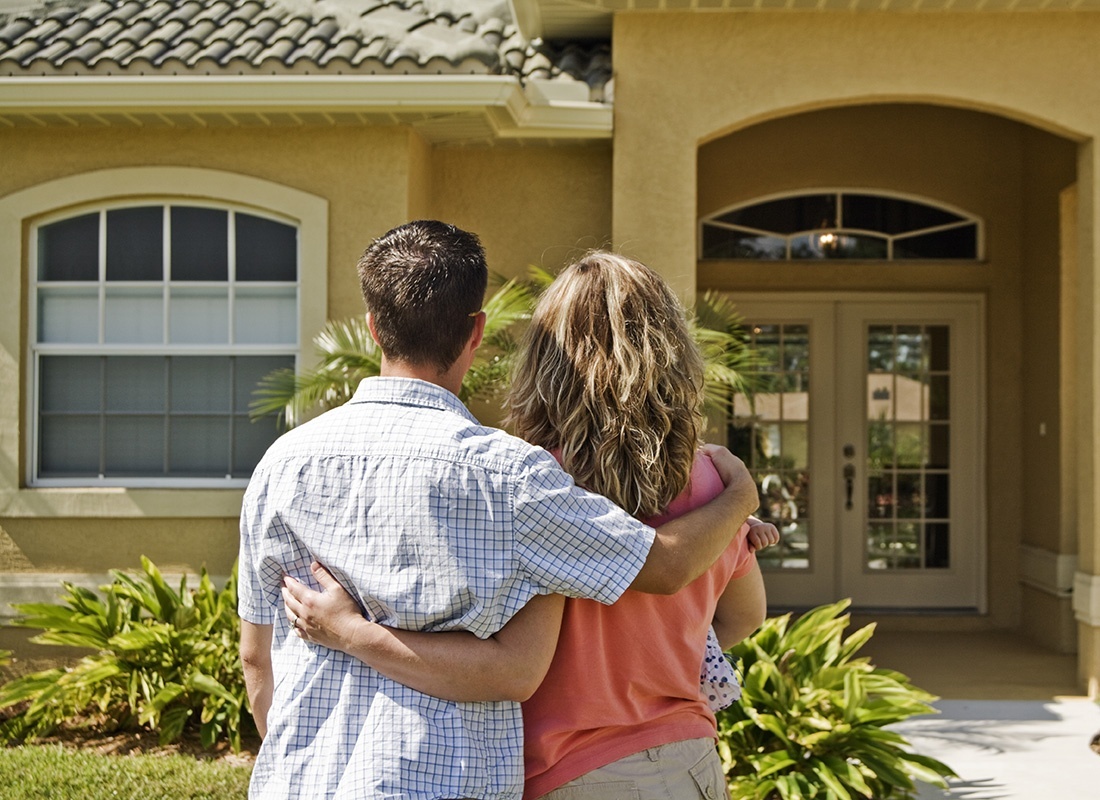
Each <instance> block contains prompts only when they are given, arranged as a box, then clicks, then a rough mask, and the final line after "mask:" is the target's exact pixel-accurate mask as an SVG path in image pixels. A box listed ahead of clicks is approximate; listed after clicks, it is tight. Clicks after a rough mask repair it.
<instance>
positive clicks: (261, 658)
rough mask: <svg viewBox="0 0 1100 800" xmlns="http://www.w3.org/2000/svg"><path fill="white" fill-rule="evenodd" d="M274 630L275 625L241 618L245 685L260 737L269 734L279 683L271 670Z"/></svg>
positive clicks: (242, 662)
mask: <svg viewBox="0 0 1100 800" xmlns="http://www.w3.org/2000/svg"><path fill="white" fill-rule="evenodd" d="M272 630H273V626H271V625H256V624H254V623H252V622H248V621H246V620H243V619H242V620H241V664H242V666H243V667H244V685H245V688H246V689H247V691H248V703H249V705H250V706H251V707H252V718H253V719H255V720H256V729H257V730H258V731H259V732H260V738H263V737H264V736H266V735H267V712H268V711H269V710H270V709H271V693H272V690H273V688H274V686H275V677H274V674H273V673H272V670H271V638H272Z"/></svg>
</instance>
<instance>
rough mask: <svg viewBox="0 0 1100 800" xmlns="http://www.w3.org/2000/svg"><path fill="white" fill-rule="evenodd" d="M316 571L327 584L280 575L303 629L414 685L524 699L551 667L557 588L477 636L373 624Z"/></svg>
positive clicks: (441, 692)
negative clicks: (308, 583)
mask: <svg viewBox="0 0 1100 800" xmlns="http://www.w3.org/2000/svg"><path fill="white" fill-rule="evenodd" d="M312 570H313V576H314V577H315V578H316V579H317V581H318V582H319V583H320V584H321V587H322V589H323V591H320V592H315V591H314V590H312V589H310V588H309V587H308V586H306V585H305V584H303V583H301V582H300V581H297V580H295V579H294V578H291V577H289V576H287V577H286V578H284V580H283V601H284V604H285V606H286V611H287V617H288V618H289V619H290V621H291V624H292V625H293V626H294V628H295V630H296V631H297V633H298V636H300V637H301V638H302V639H305V640H306V641H309V642H314V643H316V644H321V645H324V646H325V647H331V648H333V649H334V650H342V651H343V652H345V653H347V654H348V655H351V656H354V657H355V658H358V659H359V660H360V661H362V662H363V663H365V664H367V665H369V666H371V667H373V668H374V669H376V670H378V671H379V672H381V673H382V674H383V675H385V676H386V677H388V678H391V679H392V680H395V681H398V682H399V683H403V684H405V685H406V686H408V687H410V688H412V689H416V690H417V691H420V692H424V693H425V694H430V695H434V696H436V697H440V698H442V699H444V700H454V701H457V702H473V701H480V700H516V701H523V700H526V699H527V698H529V697H530V696H531V695H532V694H534V692H535V689H537V688H538V686H539V684H540V683H542V679H543V678H544V677H546V671H547V670H548V669H549V668H550V661H551V660H552V659H553V657H554V649H555V647H556V646H557V643H558V632H559V631H560V630H561V615H562V609H563V607H564V604H565V598H563V597H562V596H560V595H545V596H538V597H534V598H532V599H531V600H530V601H529V602H528V603H527V605H526V606H524V607H523V608H522V609H520V611H519V612H518V613H517V614H516V615H515V616H514V617H512V619H511V620H509V621H508V624H506V625H505V626H504V627H503V628H501V629H500V630H499V631H497V633H495V634H494V635H492V636H490V637H489V638H488V639H478V638H477V637H476V636H474V635H473V634H472V633H465V632H460V631H453V632H441V633H422V632H418V631H403V630H398V629H396V628H388V627H386V626H384V625H378V624H376V623H373V622H371V621H369V620H367V619H366V618H365V617H364V616H363V615H362V612H360V610H359V606H358V605H357V604H356V602H355V600H353V599H352V597H351V595H349V594H348V593H347V592H346V591H345V590H344V587H343V586H341V585H340V583H339V581H337V580H336V579H335V578H334V577H332V575H331V574H330V573H329V572H328V570H326V569H325V568H324V567H323V566H321V565H320V564H318V563H314V564H313V565H312Z"/></svg>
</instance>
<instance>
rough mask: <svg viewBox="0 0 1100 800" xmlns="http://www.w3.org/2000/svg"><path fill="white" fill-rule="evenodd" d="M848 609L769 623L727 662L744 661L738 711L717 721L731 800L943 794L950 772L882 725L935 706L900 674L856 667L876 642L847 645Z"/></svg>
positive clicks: (864, 633)
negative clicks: (920, 786)
mask: <svg viewBox="0 0 1100 800" xmlns="http://www.w3.org/2000/svg"><path fill="white" fill-rule="evenodd" d="M848 604H849V601H848V600H842V601H840V602H838V603H835V604H833V605H829V606H822V607H820V608H816V609H814V610H813V611H810V612H809V613H807V614H805V615H803V616H802V617H800V618H799V619H798V620H797V621H796V622H795V623H794V624H791V615H790V614H787V615H786V616H782V617H776V618H772V619H769V620H767V621H766V622H765V623H764V625H763V626H762V627H761V628H760V630H758V631H757V632H756V633H755V634H753V635H752V636H751V637H750V638H749V639H746V640H745V641H744V642H742V643H741V644H739V645H738V646H737V647H735V648H733V650H732V651H731V653H732V654H733V655H734V657H735V658H740V659H741V664H742V669H743V676H744V679H743V681H742V683H743V690H742V697H741V701H740V703H735V704H734V705H733V706H731V707H730V708H728V709H726V710H725V711H723V712H720V713H719V714H718V732H719V741H718V750H719V753H720V754H721V756H722V761H723V766H724V767H725V770H726V775H727V777H728V778H729V781H730V788H731V791H732V794H733V796H734V797H736V798H739V800H740V799H741V798H744V799H745V800H748V798H752V800H803V799H805V800H810V798H821V799H822V800H851V799H852V798H859V797H866V798H875V800H895V799H898V798H909V797H912V796H913V793H914V791H915V789H916V787H915V784H914V780H917V781H923V782H926V783H932V784H935V785H937V786H940V787H946V783H945V781H944V778H945V777H948V776H954V774H955V773H954V772H953V771H952V770H951V768H950V767H948V766H947V765H946V764H943V763H942V762H940V761H937V760H936V759H934V758H929V757H927V756H922V755H918V754H916V753H913V752H911V751H910V750H909V749H908V743H907V742H906V741H905V739H904V738H903V737H901V736H900V735H898V734H897V733H895V732H893V731H890V730H886V729H885V727H884V726H887V725H890V724H892V723H896V722H900V721H902V720H904V719H907V718H908V717H911V716H913V715H916V714H927V713H929V712H933V711H934V709H933V708H932V707H931V706H930V705H929V703H931V702H932V701H934V700H936V698H935V697H934V696H932V695H930V694H928V693H927V692H924V691H922V690H920V689H917V688H915V687H914V686H913V685H912V684H911V683H910V682H909V679H908V678H907V677H906V676H905V675H902V674H901V673H898V672H894V671H892V670H886V669H880V668H876V667H874V666H872V665H871V664H870V662H869V660H868V659H867V658H853V656H854V655H855V653H856V652H857V651H858V650H859V648H861V647H862V646H863V645H864V644H865V643H866V642H867V640H868V639H870V638H871V635H872V634H873V633H874V625H868V626H866V627H864V628H861V629H860V630H858V631H856V632H855V633H853V634H852V635H851V636H849V637H847V638H843V633H844V629H845V628H846V627H847V626H848V619H849V618H848V615H847V614H843V615H842V613H841V612H843V611H844V610H845V609H846V608H847V607H848Z"/></svg>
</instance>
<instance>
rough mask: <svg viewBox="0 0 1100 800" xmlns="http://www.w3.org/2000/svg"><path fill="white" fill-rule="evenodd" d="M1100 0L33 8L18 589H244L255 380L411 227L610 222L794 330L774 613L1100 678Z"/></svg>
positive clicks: (751, 452)
mask: <svg viewBox="0 0 1100 800" xmlns="http://www.w3.org/2000/svg"><path fill="white" fill-rule="evenodd" d="M1098 42H1100V0H873V2H872V1H871V0H807V1H806V2H802V1H801V0H776V1H775V2H772V0H511V2H509V0H465V1H463V0H391V1H390V2H382V1H381V0H150V1H149V2H138V1H137V0H98V2H90V1H85V0H45V1H44V2H35V1H34V0H0V286H2V287H3V288H2V289H0V415H2V417H3V422H2V426H0V603H2V604H6V603H9V602H13V601H16V602H17V601H21V600H27V599H31V598H38V597H43V596H50V595H52V593H53V591H54V589H55V587H56V585H57V581H58V579H59V578H60V577H62V576H64V577H66V578H69V579H75V580H78V581H80V582H84V583H88V584H92V585H94V584H96V583H98V582H99V581H101V580H102V579H103V575H104V573H106V572H107V570H109V569H112V568H131V567H134V566H136V565H137V563H138V557H139V555H140V554H145V555H148V556H149V557H150V558H152V559H153V560H154V561H155V562H156V563H157V564H159V565H160V566H161V567H162V568H164V569H166V570H176V571H189V572H192V571H194V570H196V569H198V567H199V566H200V565H202V564H206V565H207V566H208V567H209V569H210V570H211V571H212V572H213V573H215V574H225V573H227V572H228V570H229V568H230V565H231V564H232V562H233V560H234V558H235V555H236V548H237V521H236V517H237V513H238V509H239V504H240V500H241V493H242V491H243V487H244V485H245V483H246V481H247V478H248V475H249V472H250V470H251V468H252V466H253V465H254V464H255V461H256V459H257V458H258V455H259V454H260V453H261V452H262V451H263V449H264V447H265V446H266V444H267V443H268V442H269V441H270V439H271V438H272V437H273V436H274V435H275V433H276V431H275V429H274V426H273V425H272V424H266V425H265V424H258V425H256V424H250V423H249V422H248V421H247V406H248V402H249V399H250V397H249V394H250V392H251V389H252V388H253V386H254V385H255V381H256V379H257V378H258V377H259V376H260V375H262V374H264V373H266V372H267V371H268V370H270V369H271V368H273V367H275V366H280V365H292V364H297V365H300V366H306V365H308V364H309V363H310V361H311V358H312V354H311V338H312V336H313V334H314V333H315V332H316V331H317V330H318V329H319V328H320V327H321V326H322V324H323V323H324V321H325V320H326V319H327V318H338V317H346V316H351V315H354V314H358V313H360V312H361V304H360V299H359V293H358V288H357V285H356V280H355V275H354V269H353V266H354V263H355V261H356V259H357V257H358V255H359V254H360V252H361V251H362V249H363V248H364V246H365V245H366V244H367V243H368V242H369V241H370V239H371V238H372V237H374V236H377V235H378V234H380V233H382V232H384V231H386V230H387V229H389V228H390V227H392V226H394V225H396V224H398V223H400V222H403V221H405V220H408V219H410V218H417V217H435V218H441V219H446V220H449V221H452V222H454V223H455V224H458V225H460V226H463V227H466V228H469V229H471V230H474V231H476V232H478V233H479V234H480V235H481V237H482V239H483V241H484V243H485V245H486V248H487V251H488V254H489V258H490V262H491V263H490V266H491V268H492V269H494V270H495V271H497V272H500V273H502V274H505V275H516V274H520V273H522V272H523V271H524V270H525V269H526V267H527V265H529V264H539V265H543V266H546V267H550V268H557V267H559V266H561V265H562V264H564V263H565V262H567V261H568V259H569V258H570V257H571V256H573V255H575V254H576V253H577V252H578V251H580V250H583V249H585V248H587V247H591V246H597V245H607V244H610V245H612V246H614V247H616V248H618V249H620V250H622V251H624V252H626V253H629V254H631V255H634V256H636V257H639V258H641V259H642V260H644V261H646V262H647V263H649V264H651V265H652V266H653V267H654V268H655V269H657V270H658V271H660V272H661V273H662V274H664V275H665V276H666V277H667V278H668V279H669V280H670V281H671V282H672V283H673V284H674V285H675V287H676V288H677V290H678V291H679V292H680V293H681V295H682V296H683V297H684V298H685V300H687V301H688V302H691V301H692V300H693V298H694V297H695V296H696V295H697V293H699V292H702V291H705V290H717V291H721V292H724V293H727V294H728V295H729V296H730V297H731V298H732V300H733V301H734V302H735V303H736V305H737V308H738V309H739V310H740V311H741V312H742V314H743V315H744V316H745V318H746V320H747V323H748V327H749V330H750V331H751V332H752V337H753V341H754V344H755V346H756V347H758V348H760V349H761V350H762V351H763V352H765V353H767V354H768V355H769V356H771V359H772V361H771V363H772V365H773V366H772V368H770V369H769V370H767V371H766V372H765V374H763V375H761V377H760V380H761V386H762V388H761V390H760V391H759V392H758V393H757V394H756V395H755V396H753V397H739V398H736V400H735V402H734V403H733V404H732V407H731V408H730V410H729V414H728V417H727V418H723V419H716V420H714V427H713V431H712V432H713V436H714V438H715V439H717V440H719V441H725V442H728V443H729V444H730V445H731V447H733V448H734V449H735V451H736V452H738V453H739V454H740V455H742V456H743V457H744V458H745V459H746V460H747V461H748V462H749V463H750V466H751V468H752V469H753V470H754V472H755V474H756V475H757V476H758V479H759V483H760V486H761V493H762V496H763V498H764V503H763V512H764V513H765V514H768V515H771V516H772V517H773V518H774V519H775V520H776V521H777V523H778V524H779V525H780V527H781V529H782V531H783V534H784V542H783V545H782V546H781V547H779V548H776V549H775V550H774V552H772V553H770V554H769V555H768V557H767V559H766V567H767V570H768V573H767V581H768V586H769V597H770V600H771V603H772V605H773V606H774V607H777V608H781V607H788V608H803V607H808V606H811V605H815V604H818V603H823V602H828V601H831V600H833V599H835V598H838V597H845V596H849V597H852V598H853V601H854V603H855V605H856V607H858V608H860V609H862V610H863V611H865V612H866V613H868V614H872V615H876V616H878V617H880V618H881V619H883V620H884V621H886V622H887V623H888V621H889V620H890V619H894V618H900V617H902V616H904V617H905V618H906V620H907V623H906V624H908V625H910V626H915V627H916V628H919V629H924V630H944V629H949V630H955V631H987V630H1011V631H1018V632H1020V633H1021V634H1022V635H1024V636H1027V637H1030V638H1031V639H1034V640H1035V641H1037V642H1039V643H1041V644H1042V645H1043V646H1044V647H1047V648H1050V649H1052V650H1057V651H1060V652H1067V653H1068V652H1076V653H1077V654H1078V656H1077V658H1078V664H1079V677H1080V680H1081V686H1082V689H1087V690H1088V691H1089V692H1090V693H1091V694H1093V695H1096V694H1097V693H1100V508H1098V507H1097V497H1098V492H1097V488H1098V484H1100V440H1098V436H1097V433H1098V430H1097V428H1098V426H1100V282H1098V281H1097V272H1098V269H1100V150H1098V148H1097V146H1096V142H1097V140H1098V137H1100V82H1097V81H1096V80H1095V79H1094V78H1095V76H1096V75H1097V74H1100V47H1098V46H1097V43H1098Z"/></svg>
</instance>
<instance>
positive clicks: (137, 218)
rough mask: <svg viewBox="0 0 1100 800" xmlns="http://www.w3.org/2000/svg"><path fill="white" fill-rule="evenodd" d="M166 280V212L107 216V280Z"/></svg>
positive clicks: (132, 210) (124, 210) (149, 209)
mask: <svg viewBox="0 0 1100 800" xmlns="http://www.w3.org/2000/svg"><path fill="white" fill-rule="evenodd" d="M163 279H164V208H163V207H162V206H146V207H143V208H117V209H114V210H113V211H108V212H107V280H109V281H159V280H163Z"/></svg>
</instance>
